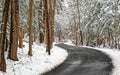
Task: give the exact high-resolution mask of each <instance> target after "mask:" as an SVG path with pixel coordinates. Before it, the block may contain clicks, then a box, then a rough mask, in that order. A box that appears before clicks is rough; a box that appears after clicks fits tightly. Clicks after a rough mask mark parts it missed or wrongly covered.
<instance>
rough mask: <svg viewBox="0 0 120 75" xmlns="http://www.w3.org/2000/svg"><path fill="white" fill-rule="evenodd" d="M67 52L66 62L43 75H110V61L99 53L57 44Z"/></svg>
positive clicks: (88, 49)
mask: <svg viewBox="0 0 120 75" xmlns="http://www.w3.org/2000/svg"><path fill="white" fill-rule="evenodd" d="M56 46H59V47H61V48H64V49H66V50H67V51H68V54H69V55H68V58H67V60H66V61H65V62H64V63H63V64H61V65H60V66H58V67H57V68H55V69H54V70H52V71H51V72H48V73H46V74H44V75H111V72H112V67H113V65H112V61H111V58H109V57H108V56H107V55H105V54H104V53H102V52H101V51H97V50H94V49H90V48H85V47H78V46H69V45H66V44H57V45H56Z"/></svg>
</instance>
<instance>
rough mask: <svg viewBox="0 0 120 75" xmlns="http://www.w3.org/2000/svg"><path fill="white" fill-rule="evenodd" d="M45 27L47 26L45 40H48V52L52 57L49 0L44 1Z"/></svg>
mask: <svg viewBox="0 0 120 75" xmlns="http://www.w3.org/2000/svg"><path fill="white" fill-rule="evenodd" d="M44 18H45V22H44V26H45V35H46V36H45V40H46V51H47V52H48V54H49V55H50V31H49V12H48V0H44Z"/></svg>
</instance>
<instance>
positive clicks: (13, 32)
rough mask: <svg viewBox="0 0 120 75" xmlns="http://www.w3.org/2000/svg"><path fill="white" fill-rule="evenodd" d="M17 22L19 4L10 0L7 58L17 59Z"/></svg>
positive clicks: (14, 0) (15, 0) (16, 0)
mask: <svg viewBox="0 0 120 75" xmlns="http://www.w3.org/2000/svg"><path fill="white" fill-rule="evenodd" d="M18 23H19V4H18V0H11V29H10V43H11V44H10V48H9V56H8V58H9V59H11V60H14V61H18V58H17V48H18V25H19V24H18Z"/></svg>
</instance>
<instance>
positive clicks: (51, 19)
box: [49, 0, 56, 48]
mask: <svg viewBox="0 0 120 75" xmlns="http://www.w3.org/2000/svg"><path fill="white" fill-rule="evenodd" d="M55 6H56V0H52V1H51V0H49V23H50V24H49V25H50V26H49V29H50V47H51V48H52V46H53V41H54V16H55Z"/></svg>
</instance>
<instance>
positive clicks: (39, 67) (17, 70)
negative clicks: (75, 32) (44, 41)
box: [0, 42, 68, 75]
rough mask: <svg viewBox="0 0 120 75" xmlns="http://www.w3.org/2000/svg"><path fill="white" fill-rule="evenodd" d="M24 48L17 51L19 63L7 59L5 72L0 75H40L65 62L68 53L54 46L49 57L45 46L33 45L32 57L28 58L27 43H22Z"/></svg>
mask: <svg viewBox="0 0 120 75" xmlns="http://www.w3.org/2000/svg"><path fill="white" fill-rule="evenodd" d="M24 45H25V47H24V48H23V49H20V48H19V49H18V59H19V61H12V60H10V59H7V55H8V54H7V52H6V53H5V55H6V63H7V72H6V73H4V72H0V75H40V74H43V73H45V72H48V71H50V70H51V69H53V68H55V67H56V66H58V65H60V64H61V63H63V62H64V61H65V59H66V58H67V56H68V53H67V52H66V51H65V50H64V49H61V48H59V47H57V46H54V47H53V49H52V51H51V55H48V54H47V53H46V51H45V45H37V44H35V43H34V44H33V46H32V47H33V56H32V57H31V56H28V43H26V42H24Z"/></svg>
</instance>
